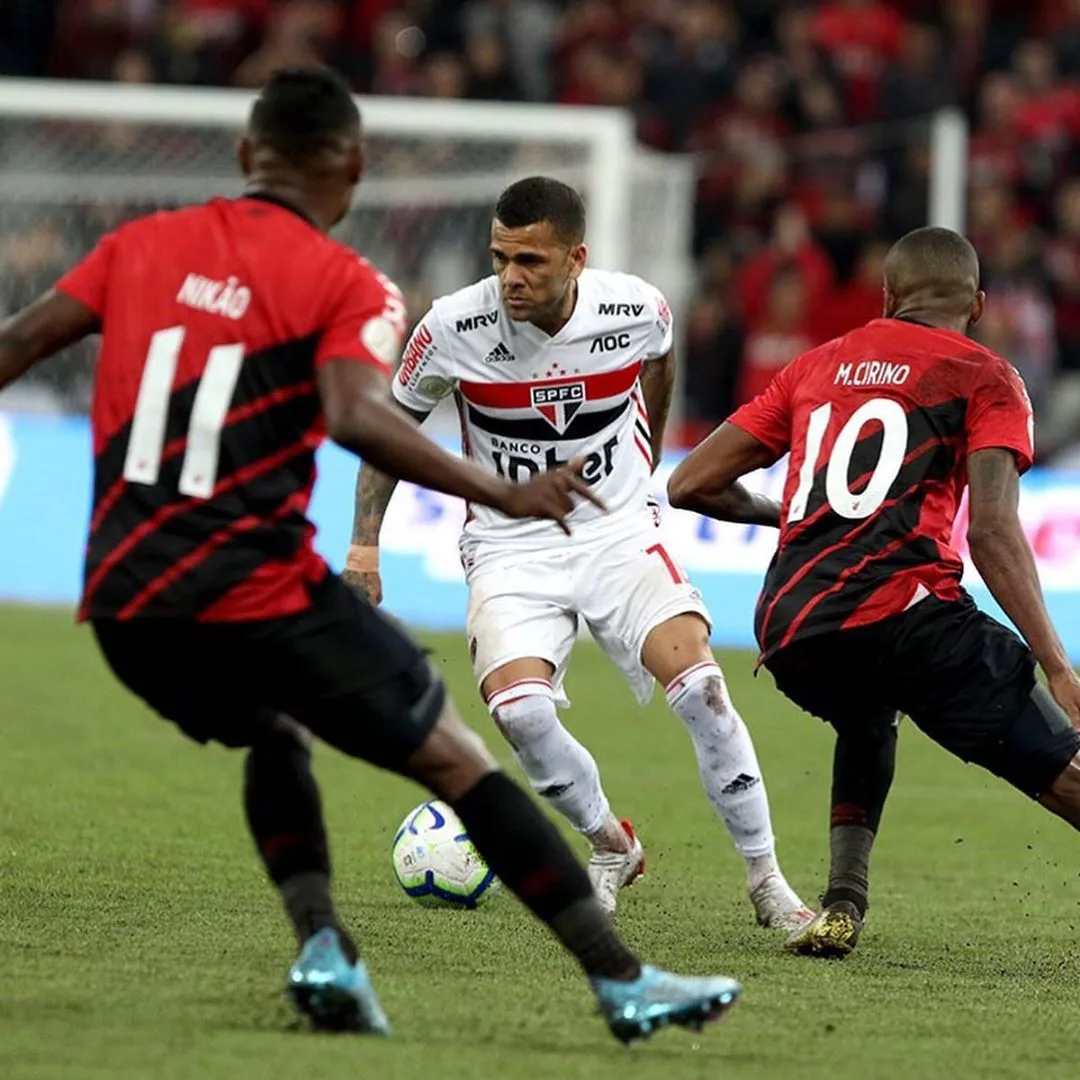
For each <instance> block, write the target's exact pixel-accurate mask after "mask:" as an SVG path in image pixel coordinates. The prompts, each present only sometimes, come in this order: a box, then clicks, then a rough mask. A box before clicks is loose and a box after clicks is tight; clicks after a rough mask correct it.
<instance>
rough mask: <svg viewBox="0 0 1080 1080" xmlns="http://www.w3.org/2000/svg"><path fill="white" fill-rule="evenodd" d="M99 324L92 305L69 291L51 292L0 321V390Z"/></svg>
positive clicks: (89, 332) (94, 330)
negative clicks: (82, 301) (91, 307)
mask: <svg viewBox="0 0 1080 1080" xmlns="http://www.w3.org/2000/svg"><path fill="white" fill-rule="evenodd" d="M98 328H99V325H98V317H97V315H95V314H94V313H93V312H92V311H91V310H90V309H89V308H88V307H85V306H84V305H83V304H80V303H79V301H78V300H75V299H73V298H72V297H70V296H68V295H67V294H66V293H62V292H57V291H55V290H51V291H49V292H47V293H46V294H45V295H44V296H42V297H41V298H40V299H38V300H35V301H34V302H33V303H32V304H31V305H30V306H29V307H26V308H23V310H22V311H20V312H17V313H16V314H15V315H12V316H11V318H10V319H6V320H5V321H4V322H3V323H2V324H0V390H3V388H4V387H5V386H7V385H8V384H9V383H12V382H14V381H15V380H16V379H17V378H18V377H19V376H20V375H22V374H23V373H24V372H26V371H29V369H30V368H32V367H33V366H34V365H35V364H36V363H38V362H39V361H41V360H45V359H47V358H48V357H50V356H52V355H53V353H56V352H59V351H60V350H61V349H63V348H65V347H66V346H68V345H71V344H73V343H74V342H76V341H79V340H81V339H82V338H84V337H86V336H87V335H88V334H93V333H95V332H96V331H97V330H98Z"/></svg>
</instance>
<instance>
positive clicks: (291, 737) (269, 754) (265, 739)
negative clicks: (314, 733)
mask: <svg viewBox="0 0 1080 1080" xmlns="http://www.w3.org/2000/svg"><path fill="white" fill-rule="evenodd" d="M296 756H300V757H310V756H311V736H310V735H309V734H308V731H307V729H306V728H304V727H302V726H301V725H300V724H298V723H297V722H296V721H295V720H293V719H291V718H290V717H288V716H285V715H283V714H279V715H278V716H277V717H275V719H274V720H273V721H272V722H271V723H268V724H267V725H266V727H265V729H264V731H263V734H262V735H260V737H259V738H257V739H255V740H254V741H253V742H252V744H251V747H250V750H249V753H248V761H249V762H254V763H256V764H258V763H260V762H267V763H272V762H286V761H291V760H292V759H293V758H294V757H296Z"/></svg>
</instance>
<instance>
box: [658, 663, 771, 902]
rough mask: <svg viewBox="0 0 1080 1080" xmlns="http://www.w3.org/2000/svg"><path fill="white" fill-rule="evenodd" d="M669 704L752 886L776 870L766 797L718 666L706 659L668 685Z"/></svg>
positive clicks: (747, 734)
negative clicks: (683, 726) (690, 742)
mask: <svg viewBox="0 0 1080 1080" xmlns="http://www.w3.org/2000/svg"><path fill="white" fill-rule="evenodd" d="M666 692H667V699H668V704H669V705H670V706H671V708H672V709H673V710H674V712H675V713H676V714H677V715H678V716H679V717H680V718H681V719H682V721H683V723H684V724H686V728H687V730H688V731H689V732H690V738H691V739H692V740H693V742H694V752H695V754H697V760H698V771H699V772H700V773H701V782H702V783H703V784H704V785H705V792H706V794H707V795H708V796H709V801H710V802H711V803H712V804H713V806H714V808H715V809H716V812H717V813H718V814H719V815H720V817H721V818H722V819H723V822H724V824H725V825H726V826H727V830H728V832H729V833H730V834H731V839H732V840H733V841H734V842H735V847H736V848H738V850H739V852H740V853H741V854H742V855H743V857H744V858H745V859H746V862H747V870H748V873H749V876H750V879H751V880H750V885H751V888H752V887H753V886H754V885H755V884H757V882H758V881H760V880H761V879H762V878H764V877H766V876H768V874H769V873H771V872H779V866H778V865H777V863H776V854H775V852H776V841H775V838H774V837H773V831H772V821H771V819H770V816H769V799H768V796H767V795H766V793H765V782H764V780H763V779H762V777H761V767H760V766H759V765H758V760H757V753H756V752H755V750H754V743H753V740H752V739H751V738H750V732H749V731H748V730H747V727H746V725H745V724H744V723H743V720H742V717H741V716H739V714H738V713H737V712H736V711H735V706H734V705H732V703H731V698H730V697H728V692H727V684H726V683H725V681H724V675H723V672H722V671H721V670H720V668H719V666H718V665H717V664H715V663H713V662H711V661H708V660H705V661H702V662H701V663H700V664H695V665H694V666H693V667H691V668H687V670H686V671H684V672H683V673H682V674H681V675H680V676H678V677H677V678H675V679H673V680H672V681H671V683H670V684H669V685H668V687H667V691H666Z"/></svg>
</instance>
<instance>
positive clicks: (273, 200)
mask: <svg viewBox="0 0 1080 1080" xmlns="http://www.w3.org/2000/svg"><path fill="white" fill-rule="evenodd" d="M240 198H241V199H255V200H257V201H258V202H266V203H270V204H272V205H273V206H280V207H281V209H282V210H288V211H289V213H290V214H295V215H296V216H297V217H298V218H300V220H301V221H306V222H307V223H308V224H309V225H310V226H311V227H312V228H313V229H318V228H319V226H318V225H317V224H316V222H315V219H314V218H313V217H312V216H311V215H310V214H308V213H307V212H306V211H304V210H301V209H300V207H299V206H297V205H296V203H291V202H289V200H288V199H279V198H278V196H277V195H270V194H268V193H267V192H265V191H252V192H250V193H247V194H244V195H241V196H240Z"/></svg>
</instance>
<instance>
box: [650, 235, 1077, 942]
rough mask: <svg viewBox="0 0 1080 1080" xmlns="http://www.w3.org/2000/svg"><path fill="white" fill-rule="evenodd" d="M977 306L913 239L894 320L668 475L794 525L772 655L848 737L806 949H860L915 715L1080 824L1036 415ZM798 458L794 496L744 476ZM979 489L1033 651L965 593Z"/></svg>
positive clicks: (968, 276) (958, 243)
mask: <svg viewBox="0 0 1080 1080" xmlns="http://www.w3.org/2000/svg"><path fill="white" fill-rule="evenodd" d="M984 301H985V298H984V295H983V293H982V292H981V290H980V289H979V265H978V259H977V257H976V254H975V251H974V249H973V248H972V247H971V245H970V244H969V243H968V242H967V240H965V239H964V238H963V237H961V236H959V235H958V234H957V233H954V232H951V231H950V230H947V229H939V228H932V227H931V228H925V229H918V230H916V231H914V232H912V233H909V234H908V235H907V236H905V237H904V238H903V239H901V240H900V241H899V242H898V243H897V244H896V245H894V247H893V248H892V250H891V252H890V254H889V256H888V260H887V263H886V269H885V289H884V317H883V318H881V319H877V320H874V321H872V322H870V323H868V324H867V325H866V326H864V327H862V328H861V329H858V330H855V331H853V332H852V333H850V334H847V335H846V336H844V337H841V338H837V339H836V340H834V341H831V342H829V343H827V344H825V345H823V346H821V347H820V348H817V349H814V350H812V351H811V352H808V353H806V354H804V355H802V356H800V357H798V358H797V359H796V360H795V361H793V362H792V363H791V364H790V365H789V366H788V367H787V368H785V369H784V370H783V371H781V372H780V374H779V375H777V377H776V378H775V380H774V381H773V382H772V383H771V384H770V386H769V387H768V389H767V390H765V392H764V393H762V394H761V395H760V396H759V397H757V398H756V399H755V400H754V401H752V402H749V403H748V404H747V405H745V406H743V407H742V408H741V409H739V410H738V411H737V412H735V413H734V415H732V416H731V417H730V419H729V420H728V422H727V423H725V424H723V425H721V426H720V427H719V428H718V429H717V430H716V431H715V432H714V433H713V434H712V435H711V436H710V437H709V438H708V439H707V440H706V441H705V442H704V443H702V445H701V446H699V447H698V448H697V449H696V450H694V451H693V453H691V454H690V455H689V456H688V457H687V458H686V459H685V460H684V461H683V462H682V463H681V464H680V466H679V467H678V469H677V470H676V471H675V473H674V474H673V475H672V477H671V481H670V484H669V488H668V491H669V495H670V497H671V501H672V503H673V504H674V505H676V506H681V507H683V508H685V509H690V510H697V511H699V512H701V513H704V514H707V515H709V516H711V517H715V518H718V519H721V520H728V521H743V522H754V523H758V524H763V525H773V526H778V527H779V529H780V541H779V545H778V547H777V551H776V554H775V556H774V558H773V560H772V563H771V565H770V567H769V570H768V573H767V575H766V579H765V586H764V589H763V590H762V593H761V597H760V599H759V602H758V607H757V613H756V618H755V630H756V634H757V639H758V643H759V645H760V647H761V663H763V664H764V665H765V667H767V668H768V669H769V671H770V672H771V673H772V674H773V676H774V678H775V679H776V683H777V686H778V687H779V688H780V689H781V690H782V691H783V692H784V693H785V694H786V695H787V696H788V697H789V698H791V699H792V700H793V701H794V702H795V703H796V704H798V705H800V706H801V707H802V708H803V709H805V710H806V711H808V712H811V713H813V714H815V715H817V716H819V717H821V718H823V719H824V720H827V721H829V722H830V723H831V724H832V725H833V726H834V727H835V729H836V731H837V735H838V738H837V748H836V757H835V761H834V769H833V791H832V816H831V833H830V849H831V853H832V864H831V868H830V875H829V885H828V889H827V890H826V892H825V895H824V898H823V899H824V910H823V911H822V912H821V913H820V914H819V915H818V916H817V918H816V919H815V920H814V921H813V922H812V923H810V924H809V925H808V926H807V927H805V928H803V929H802V930H800V931H797V932H796V933H795V934H794V935H793V936H792V938H791V939H790V941H789V947H790V948H791V949H793V950H794V951H797V952H802V953H805V954H809V955H844V954H845V953H847V952H850V950H851V948H853V947H854V944H855V941H856V940H857V937H858V933H859V929H860V927H861V924H862V919H863V917H864V915H865V912H866V908H867V890H868V867H869V856H870V849H871V846H872V843H873V840H874V837H875V835H876V832H877V828H878V825H879V823H880V819H881V813H882V809H883V807H884V804H885V799H886V797H887V795H888V791H889V787H890V784H891V782H892V776H893V770H894V765H895V756H896V732H897V724H898V720H899V715H900V714H901V713H905V714H907V715H908V716H910V717H911V718H912V720H913V721H914V722H915V723H916V724H917V725H918V726H919V727H920V728H922V729H923V730H924V731H925V732H926V733H927V734H928V735H929V736H930V737H931V738H933V739H934V740H935V741H937V742H938V743H939V744H941V745H942V746H944V747H945V748H946V749H948V750H950V751H951V752H952V753H954V754H956V755H957V756H958V757H960V758H961V759H962V760H964V761H968V762H974V763H976V764H979V765H982V766H983V767H984V768H986V769H988V770H989V771H991V772H993V773H995V774H996V775H998V776H1000V777H1002V778H1004V779H1005V780H1007V781H1009V782H1010V783H1011V784H1013V785H1014V786H1016V787H1017V788H1019V789H1020V790H1021V791H1024V792H1025V793H1027V794H1028V795H1030V796H1032V797H1033V798H1037V799H1039V800H1040V801H1041V802H1042V803H1043V805H1044V806H1047V807H1048V808H1049V809H1050V810H1052V811H1053V812H1055V813H1057V814H1059V815H1060V816H1061V817H1063V818H1065V819H1066V820H1068V821H1069V822H1071V823H1072V824H1073V825H1074V826H1075V827H1077V828H1080V757H1078V756H1077V755H1078V752H1080V734H1078V732H1077V730H1076V729H1077V728H1080V680H1078V679H1077V676H1076V674H1075V672H1074V671H1073V668H1072V665H1071V664H1070V663H1069V660H1068V657H1067V656H1066V654H1065V650H1064V648H1063V647H1062V645H1061V642H1060V640H1059V638H1058V636H1057V634H1056V632H1055V631H1054V628H1053V626H1052V625H1051V622H1050V619H1049V617H1048V615H1047V613H1046V608H1045V605H1044V603H1043V599H1042V593H1041V590H1040V587H1039V580H1038V576H1037V573H1036V569H1035V563H1034V559H1033V557H1032V554H1031V550H1030V548H1029V546H1028V544H1027V540H1026V538H1025V536H1024V533H1023V531H1022V529H1021V527H1020V522H1019V518H1018V516H1017V498H1018V495H1017V493H1018V481H1019V477H1020V475H1021V474H1022V473H1024V472H1025V471H1026V470H1027V469H1028V468H1029V467H1030V466H1031V464H1032V458H1033V454H1034V451H1033V446H1032V439H1033V436H1032V413H1031V405H1030V402H1029V401H1028V396H1027V393H1026V391H1025V389H1024V385H1023V382H1022V380H1021V379H1020V376H1019V375H1018V374H1017V372H1016V371H1015V369H1014V368H1012V367H1011V366H1010V365H1009V364H1008V363H1006V361H1004V360H1003V359H1002V358H1001V357H999V356H997V355H995V354H994V353H992V352H990V351H989V350H987V349H984V348H982V347H981V346H979V345H978V344H976V343H975V342H974V341H972V340H970V339H969V338H968V336H967V332H968V330H969V328H970V327H971V326H972V325H973V324H974V323H975V322H976V321H977V320H978V319H979V317H980V315H981V314H982V310H983V305H984ZM788 452H790V459H789V463H788V473H787V482H786V484H785V487H784V494H783V500H782V503H781V504H780V505H777V504H776V503H775V502H773V501H772V500H770V499H765V498H763V497H761V496H758V495H751V494H750V493H749V492H747V491H746V489H745V488H744V487H743V486H742V485H741V484H739V483H738V480H739V477H741V476H743V475H744V474H745V473H747V472H750V471H752V470H753V469H756V468H759V467H762V466H765V465H769V464H771V463H772V462H774V461H777V460H778V459H779V458H780V457H782V456H783V455H784V454H785V453H788ZM965 487H968V488H969V492H970V526H969V530H968V539H969V542H970V546H971V554H972V558H973V559H974V562H975V565H976V566H977V567H978V569H979V572H980V574H981V575H982V577H983V580H984V581H985V582H986V584H987V586H988V587H989V588H990V591H991V592H992V593H993V595H994V597H995V599H996V600H997V601H998V603H999V604H1000V605H1001V607H1002V609H1003V610H1004V611H1005V613H1006V614H1007V615H1008V616H1009V618H1010V619H1011V620H1012V622H1013V623H1014V624H1015V626H1016V627H1017V628H1018V629H1019V631H1020V633H1021V634H1022V635H1023V639H1024V640H1023V641H1022V640H1021V639H1020V638H1019V637H1017V636H1016V634H1014V633H1013V632H1012V631H1011V630H1008V629H1006V628H1005V627H1004V626H1002V625H1001V624H1000V623H998V622H995V621H994V620H993V619H991V618H990V617H989V616H987V615H985V614H984V613H982V612H980V611H979V610H978V609H977V608H976V607H975V605H974V602H973V601H972V600H971V598H970V597H969V595H968V594H967V593H966V591H965V590H964V589H963V588H962V586H961V584H960V578H961V574H962V571H963V565H962V562H961V560H960V557H959V555H958V554H957V552H956V551H955V550H954V548H953V546H952V532H953V525H954V521H955V518H956V513H957V509H958V507H959V504H960V500H961V497H962V495H963V493H964V489H965ZM1036 662H1037V663H1038V664H1039V665H1040V666H1041V667H1042V668H1043V671H1044V672H1045V673H1046V676H1047V679H1048V684H1049V693H1047V692H1046V691H1045V690H1043V689H1042V688H1041V686H1039V685H1038V684H1037V683H1036V679H1035V664H1036Z"/></svg>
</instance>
